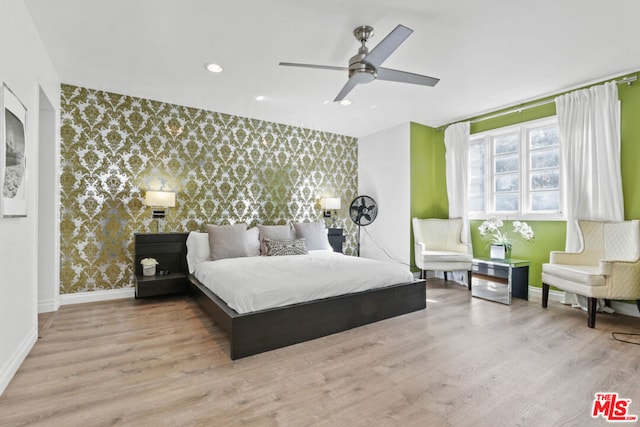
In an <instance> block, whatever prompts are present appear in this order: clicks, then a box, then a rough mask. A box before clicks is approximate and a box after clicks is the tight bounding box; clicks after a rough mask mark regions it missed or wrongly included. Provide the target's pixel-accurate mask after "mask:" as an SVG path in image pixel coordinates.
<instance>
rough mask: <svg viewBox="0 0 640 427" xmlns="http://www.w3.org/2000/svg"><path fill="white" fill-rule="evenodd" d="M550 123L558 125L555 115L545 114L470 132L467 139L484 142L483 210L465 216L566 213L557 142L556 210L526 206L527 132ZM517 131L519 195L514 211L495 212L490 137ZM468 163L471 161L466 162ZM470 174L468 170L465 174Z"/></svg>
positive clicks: (521, 216)
mask: <svg viewBox="0 0 640 427" xmlns="http://www.w3.org/2000/svg"><path fill="white" fill-rule="evenodd" d="M551 125H556V126H557V125H558V117H557V116H551V117H546V118H544V119H537V120H531V121H528V122H523V123H518V124H515V125H510V126H505V127H501V128H496V129H492V130H488V131H485V132H479V133H476V134H473V135H471V136H470V142H475V141H478V140H480V139H482V140H484V145H485V156H484V208H485V210H484V212H480V211H469V217H470V218H471V219H486V218H487V217H489V216H497V217H499V218H504V219H510V220H536V221H539V220H550V221H556V220H564V219H566V216H565V214H564V212H563V207H564V182H563V180H562V178H563V173H562V150H560V146H558V150H559V153H558V155H559V158H560V164H559V166H558V173H559V176H560V186H559V187H560V188H559V198H560V200H559V204H560V205H559V210H557V211H544V212H539V211H537V212H533V211H531V210H530V202H529V200H530V194H531V192H530V190H529V183H530V173H531V170H530V165H529V162H530V151H531V150H530V147H529V140H528V137H529V133H530V132H531V130H532V129H536V128H541V127H547V126H551ZM513 133H519V135H520V170H519V175H520V176H519V179H520V198H519V203H518V206H519V209H518V210H517V211H510V212H504V211H502V212H496V211H495V206H494V201H493V199H494V197H493V196H494V193H495V188H494V181H493V178H494V173H493V171H494V169H493V167H494V152H495V150H494V147H493V139H494V138H495V137H499V136H502V135H507V134H513ZM469 164H471V163H470V162H469ZM469 177H471V174H469Z"/></svg>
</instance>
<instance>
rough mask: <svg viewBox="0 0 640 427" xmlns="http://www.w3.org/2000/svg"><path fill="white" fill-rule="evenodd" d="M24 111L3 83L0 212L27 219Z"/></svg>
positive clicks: (0, 108) (0, 120) (26, 142)
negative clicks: (0, 192) (0, 191)
mask: <svg viewBox="0 0 640 427" xmlns="http://www.w3.org/2000/svg"><path fill="white" fill-rule="evenodd" d="M27 148H28V138H27V108H26V107H25V106H24V104H23V103H22V102H21V101H20V100H19V99H18V97H17V96H16V95H15V94H14V93H13V92H12V91H11V89H9V87H8V86H7V85H6V84H5V83H3V84H2V92H1V93H0V189H1V190H2V194H1V196H2V197H0V213H1V215H2V217H3V218H11V217H26V216H27Z"/></svg>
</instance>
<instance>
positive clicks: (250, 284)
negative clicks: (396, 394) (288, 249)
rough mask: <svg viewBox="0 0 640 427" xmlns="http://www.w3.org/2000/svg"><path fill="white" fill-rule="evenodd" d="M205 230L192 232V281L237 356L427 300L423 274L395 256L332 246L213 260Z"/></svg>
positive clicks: (392, 314) (374, 318)
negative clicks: (360, 254)
mask: <svg viewBox="0 0 640 427" xmlns="http://www.w3.org/2000/svg"><path fill="white" fill-rule="evenodd" d="M206 234H207V233H190V234H189V237H188V239H187V261H188V265H189V276H188V283H189V287H190V291H191V293H192V294H193V295H194V297H195V298H196V299H197V300H198V302H199V303H200V304H201V305H202V307H203V308H204V309H205V310H206V311H207V312H208V313H209V314H210V315H211V317H212V318H213V320H214V322H215V323H216V324H218V325H219V326H220V327H221V328H222V329H223V330H225V331H226V332H227V333H228V335H229V340H230V357H231V359H233V360H235V359H239V358H242V357H246V356H250V355H253V354H257V353H262V352H265V351H269V350H273V349H277V348H281V347H285V346H288V345H292V344H296V343H299V342H303V341H308V340H311V339H315V338H319V337H322V336H326V335H330V334H333V333H336V332H341V331H345V330H347V329H351V328H355V327H357V326H362V325H365V324H368V323H373V322H376V321H379V320H383V319H387V318H390V317H395V316H399V315H402V314H406V313H410V312H413V311H417V310H422V309H424V308H425V307H426V286H425V282H424V281H423V280H420V281H415V280H413V276H412V275H411V273H409V272H408V269H406V267H402V266H399V265H398V264H392V263H384V262H380V261H374V260H367V259H361V258H355V257H349V256H346V255H342V254H338V253H334V252H332V251H330V250H329V251H327V250H315V251H314V250H311V251H309V253H308V254H306V255H286V256H273V257H270V256H248V257H238V258H228V259H218V260H215V261H211V260H210V259H209V258H210V257H209V251H208V245H207V242H206V241H205V235H206ZM367 271H368V272H370V273H372V274H371V275H370V276H367V277H364V276H366V274H365V273H364V272H367ZM361 276H363V277H361Z"/></svg>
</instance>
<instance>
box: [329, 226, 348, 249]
mask: <svg viewBox="0 0 640 427" xmlns="http://www.w3.org/2000/svg"><path fill="white" fill-rule="evenodd" d="M328 237H329V244H330V245H331V247H332V248H333V251H334V252H342V244H343V243H344V242H345V241H346V240H347V239H346V238H345V237H344V233H343V231H342V228H330V229H329V233H328Z"/></svg>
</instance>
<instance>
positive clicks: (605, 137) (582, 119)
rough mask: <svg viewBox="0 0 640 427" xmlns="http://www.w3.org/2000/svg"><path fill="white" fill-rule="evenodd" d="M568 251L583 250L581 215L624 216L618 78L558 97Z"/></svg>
mask: <svg viewBox="0 0 640 427" xmlns="http://www.w3.org/2000/svg"><path fill="white" fill-rule="evenodd" d="M556 111H557V114H558V126H559V128H560V141H561V142H560V147H561V153H562V178H563V182H564V197H565V211H566V214H567V241H566V250H568V251H576V250H579V249H580V237H579V234H578V226H577V223H576V219H592V220H600V221H623V220H624V206H623V199H622V175H621V171H620V103H619V102H618V86H617V84H616V83H615V82H609V83H606V84H604V85H599V86H593V87H591V88H589V89H584V90H579V91H575V92H572V93H569V94H567V95H563V96H559V97H558V98H556Z"/></svg>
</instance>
